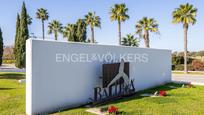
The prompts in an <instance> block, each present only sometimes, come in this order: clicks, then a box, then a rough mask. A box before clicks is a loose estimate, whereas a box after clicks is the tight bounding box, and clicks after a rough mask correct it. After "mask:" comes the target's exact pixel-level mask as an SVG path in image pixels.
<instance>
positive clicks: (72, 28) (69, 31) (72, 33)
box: [63, 24, 77, 41]
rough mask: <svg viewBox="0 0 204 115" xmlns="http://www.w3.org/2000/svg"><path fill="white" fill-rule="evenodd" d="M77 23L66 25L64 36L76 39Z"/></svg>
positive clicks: (68, 39)
mask: <svg viewBox="0 0 204 115" xmlns="http://www.w3.org/2000/svg"><path fill="white" fill-rule="evenodd" d="M76 29H77V26H76V24H67V26H65V27H64V31H63V37H65V38H67V41H76Z"/></svg>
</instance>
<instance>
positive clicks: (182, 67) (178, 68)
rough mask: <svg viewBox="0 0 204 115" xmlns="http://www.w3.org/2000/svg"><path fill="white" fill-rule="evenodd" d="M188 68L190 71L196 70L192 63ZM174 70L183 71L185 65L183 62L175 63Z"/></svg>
mask: <svg viewBox="0 0 204 115" xmlns="http://www.w3.org/2000/svg"><path fill="white" fill-rule="evenodd" d="M187 68H188V70H190V71H194V68H193V66H192V65H191V64H188V66H187ZM172 70H177V71H183V70H184V65H183V64H180V65H174V69H173V68H172Z"/></svg>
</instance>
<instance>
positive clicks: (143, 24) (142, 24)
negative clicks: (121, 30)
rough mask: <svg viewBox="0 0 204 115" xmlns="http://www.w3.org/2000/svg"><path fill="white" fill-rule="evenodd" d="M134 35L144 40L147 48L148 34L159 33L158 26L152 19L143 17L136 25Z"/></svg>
mask: <svg viewBox="0 0 204 115" xmlns="http://www.w3.org/2000/svg"><path fill="white" fill-rule="evenodd" d="M135 27H136V33H137V34H139V35H140V38H143V39H144V43H145V47H147V48H149V47H150V46H149V41H150V39H149V32H154V33H155V32H156V33H159V30H158V27H159V24H158V23H157V21H156V20H154V19H153V18H147V17H143V18H142V19H141V20H139V21H138V22H137V24H136V26H135Z"/></svg>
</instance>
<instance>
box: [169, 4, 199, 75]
mask: <svg viewBox="0 0 204 115" xmlns="http://www.w3.org/2000/svg"><path fill="white" fill-rule="evenodd" d="M196 14H197V8H194V7H193V5H191V4H189V3H187V4H182V5H180V6H179V8H176V9H175V10H174V11H173V13H172V16H173V23H182V24H183V29H184V72H185V73H188V68H187V42H188V41H187V34H188V27H189V25H190V24H192V25H194V24H195V23H196Z"/></svg>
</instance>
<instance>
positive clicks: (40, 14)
mask: <svg viewBox="0 0 204 115" xmlns="http://www.w3.org/2000/svg"><path fill="white" fill-rule="evenodd" d="M36 15H37V19H40V20H41V21H42V37H43V39H45V28H44V26H45V25H44V23H45V21H46V20H48V18H49V15H48V12H47V10H46V9H43V8H40V9H38V10H37V12H36Z"/></svg>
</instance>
